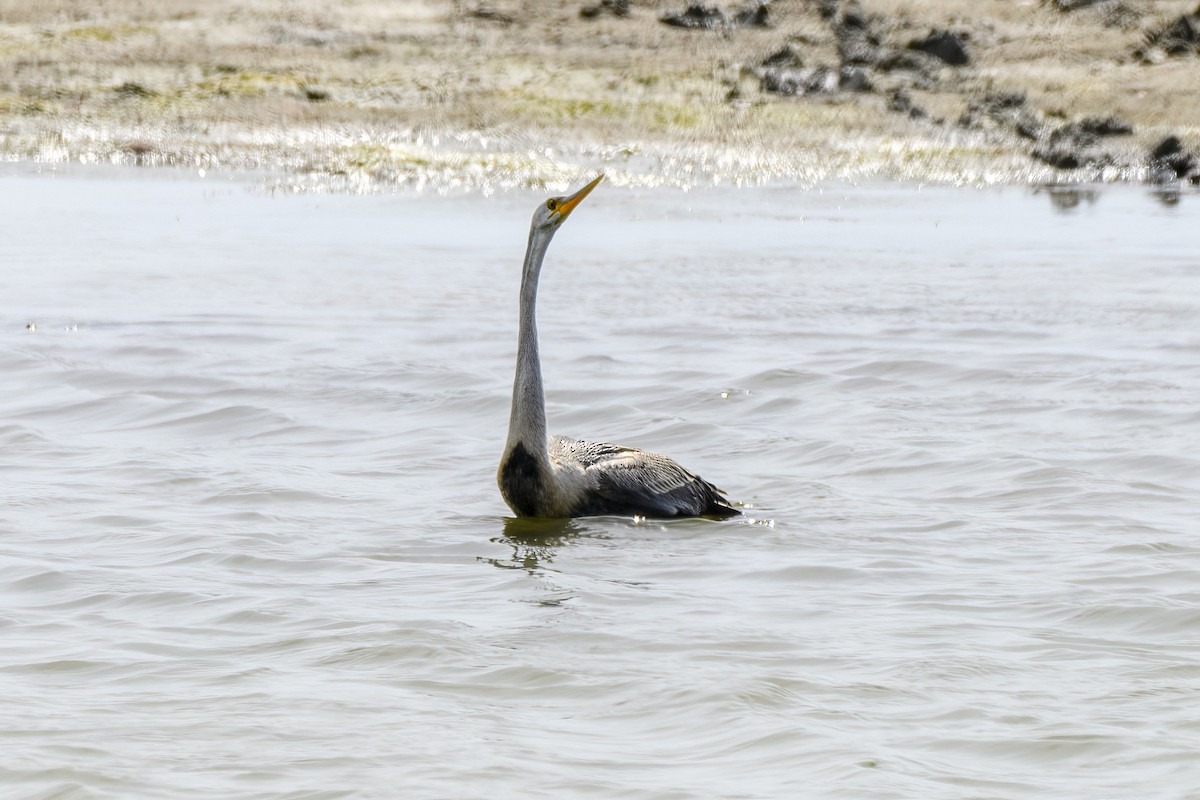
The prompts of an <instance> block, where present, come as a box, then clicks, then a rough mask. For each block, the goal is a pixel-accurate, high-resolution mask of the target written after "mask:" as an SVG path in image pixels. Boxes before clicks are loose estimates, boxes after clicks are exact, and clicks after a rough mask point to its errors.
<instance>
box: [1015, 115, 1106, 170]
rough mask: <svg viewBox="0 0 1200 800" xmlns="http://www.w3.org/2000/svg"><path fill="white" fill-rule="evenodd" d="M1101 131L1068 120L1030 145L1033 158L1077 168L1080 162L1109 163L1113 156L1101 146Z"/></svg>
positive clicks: (1051, 164) (1061, 167)
mask: <svg viewBox="0 0 1200 800" xmlns="http://www.w3.org/2000/svg"><path fill="white" fill-rule="evenodd" d="M1099 143H1100V135H1099V134H1097V133H1095V132H1094V131H1092V130H1090V129H1089V126H1088V125H1086V124H1084V123H1081V122H1067V123H1064V124H1062V125H1060V126H1058V127H1057V128H1055V129H1054V130H1053V131H1051V132H1050V134H1049V135H1048V136H1044V137H1042V139H1041V140H1039V142H1038V145H1037V146H1036V147H1034V148H1033V152H1032V155H1033V157H1034V158H1036V159H1038V160H1039V161H1042V162H1044V163H1046V164H1049V165H1050V166H1052V167H1055V168H1057V169H1077V168H1079V167H1082V166H1104V165H1105V164H1111V163H1112V162H1113V157H1112V155H1111V154H1109V153H1108V152H1106V151H1103V150H1100V149H1099V148H1098V147H1097V145H1099Z"/></svg>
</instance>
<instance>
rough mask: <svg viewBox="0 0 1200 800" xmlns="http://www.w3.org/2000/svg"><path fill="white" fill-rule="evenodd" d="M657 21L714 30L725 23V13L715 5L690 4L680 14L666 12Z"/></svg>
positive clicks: (674, 25) (676, 25) (671, 24)
mask: <svg viewBox="0 0 1200 800" xmlns="http://www.w3.org/2000/svg"><path fill="white" fill-rule="evenodd" d="M658 21H659V22H661V23H663V24H664V25H670V26H672V27H674V28H692V29H695V28H700V29H704V30H714V29H716V28H723V27H725V25H726V20H725V15H724V14H722V13H721V10H720V9H719V8H716V7H715V6H701V5H690V6H688V7H687V8H686V9H684V10H683V13H681V14H667V15H666V16H663V17H659V18H658Z"/></svg>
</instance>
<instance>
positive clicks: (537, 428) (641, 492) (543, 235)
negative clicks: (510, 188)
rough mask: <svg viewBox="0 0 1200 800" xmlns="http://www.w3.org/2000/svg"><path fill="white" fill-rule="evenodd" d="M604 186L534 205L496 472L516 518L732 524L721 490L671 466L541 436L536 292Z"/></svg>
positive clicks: (617, 449)
mask: <svg viewBox="0 0 1200 800" xmlns="http://www.w3.org/2000/svg"><path fill="white" fill-rule="evenodd" d="M603 178H604V175H603V174H601V175H599V176H598V177H597V178H596V179H595V180H593V181H592V182H591V183H589V184H587V185H586V186H584V187H583V188H582V189H580V190H579V191H577V192H575V193H574V194H572V195H569V196H567V197H551V198H550V199H548V200H546V201H545V202H543V203H541V204H540V205H538V207H537V209H536V210H535V211H534V213H533V221H532V223H531V224H530V227H529V245H528V247H527V248H526V250H525V263H524V267H523V269H522V272H521V294H520V305H519V309H520V310H519V328H518V337H517V368H516V376H515V377H514V379H513V393H512V411H511V414H510V416H509V420H508V439H507V441H506V442H505V445H504V452H503V454H502V456H501V458H500V467H499V469H498V470H497V472H496V482H497V483H498V484H499V486H500V494H501V496H502V497H503V498H504V501H505V503H507V504H508V507H509V508H511V509H512V510H513V512H514V513H515V514H516V515H517V516H518V517H557V518H563V517H591V516H629V515H632V516H635V517H654V518H666V517H721V518H725V517H733V516H737V515H738V514H740V513H741V512H740V511H739V510H738V509H736V508H735V507H734V506H733V505H731V504H730V502H729V501H728V500H727V499H726V497H725V493H724V491H722V490H721V489H718V488H717V487H716V486H714V485H712V484H711V483H709V482H708V481H706V480H704V479H703V478H701V477H699V476H698V475H696V474H694V473H692V472H689V471H688V470H686V469H684V468H683V467H682V466H680V465H679V464H678V463H677V462H675V461H674V460H672V459H670V458H668V457H667V456H664V455H660V454H658V453H651V452H647V451H645V450H637V449H635V448H632V447H623V446H621V445H615V444H607V443H603V442H589V441H583V440H579V439H571V438H568V437H565V436H548V435H547V433H546V398H545V391H544V389H543V385H542V365H541V359H540V357H539V355H538V335H537V319H536V317H537V314H536V306H537V290H538V278H539V277H540V275H541V271H542V262H543V260H544V259H545V257H546V250H547V248H548V247H549V246H550V240H551V239H553V238H554V234H555V232H556V231H557V230H558V229H559V227H560V226H561V225H562V224H563V222H565V221H566V219H567V217H568V216H570V214H571V212H572V211H574V210H575V208H576V207H577V206H578V205H579V203H580V202H581V201H582V200H583V198H585V197H587V196H588V194H589V193H590V192H591V191H592V190H593V189H595V188H596V185H597V184H599V183H600V181H601V180H602V179H603Z"/></svg>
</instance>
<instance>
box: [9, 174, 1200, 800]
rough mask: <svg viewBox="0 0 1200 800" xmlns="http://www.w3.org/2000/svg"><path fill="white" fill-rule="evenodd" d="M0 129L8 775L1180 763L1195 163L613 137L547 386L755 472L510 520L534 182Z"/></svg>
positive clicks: (1058, 783)
mask: <svg viewBox="0 0 1200 800" xmlns="http://www.w3.org/2000/svg"><path fill="white" fill-rule="evenodd" d="M3 169H4V170H5V172H4V174H3V177H2V183H0V185H2V186H3V188H4V191H3V192H2V193H0V195H2V196H0V220H2V222H0V226H2V229H3V237H2V239H0V256H2V266H0V269H2V274H3V276H4V278H3V295H2V296H3V299H4V302H3V304H2V305H0V375H2V376H3V382H4V384H3V386H4V388H3V391H0V447H2V451H0V453H2V457H0V499H2V505H0V697H3V705H2V706H0V796H3V797H5V798H93V797H99V798H172V797H188V798H192V797H196V798H200V797H203V798H341V797H354V798H376V797H377V798H509V797H512V798H597V799H599V798H616V797H620V798H635V799H642V798H645V799H646V800H649V799H650V798H653V799H654V800H675V799H682V798H1014V799H1015V798H1020V799H1022V800H1023V799H1025V798H1126V797H1128V798H1133V797H1136V798H1139V800H1143V799H1145V798H1187V797H1190V798H1195V797H1200V530H1198V527H1200V526H1198V524H1197V510H1198V508H1200V460H1198V457H1197V452H1198V450H1200V406H1198V403H1197V401H1198V400H1200V324H1198V322H1200V249H1198V247H1197V237H1196V231H1197V230H1200V226H1198V225H1197V223H1198V222H1200V213H1198V212H1200V204H1198V203H1196V202H1194V200H1195V198H1192V197H1185V198H1184V199H1183V202H1181V203H1179V204H1178V205H1176V206H1167V205H1164V204H1161V203H1159V202H1158V201H1156V200H1155V199H1154V198H1153V197H1151V196H1150V195H1148V194H1146V193H1145V192H1143V191H1142V190H1139V189H1134V188H1113V189H1104V190H1103V191H1101V192H1099V193H1098V194H1094V195H1093V194H1086V193H1085V194H1084V195H1081V196H1076V195H1069V194H1054V195H1050V194H1047V193H1046V192H1039V193H1034V192H1030V191H1028V190H1022V189H1011V190H1005V191H980V190H957V189H946V188H939V189H928V188H927V189H924V190H921V189H919V188H917V187H914V186H900V185H877V186H867V187H825V188H823V189H819V188H803V187H771V188H759V189H743V190H733V189H728V190H726V189H703V190H697V191H693V192H688V193H684V192H678V191H673V190H655V191H649V190H644V191H639V190H633V189H624V188H620V187H616V186H613V185H602V186H601V187H600V188H599V189H598V190H597V191H596V192H594V193H593V194H592V195H591V196H590V197H589V198H588V200H587V201H586V202H585V204H584V205H583V206H581V207H580V208H579V210H578V211H576V213H575V214H574V215H573V216H572V218H571V220H570V221H569V222H568V223H567V224H566V225H565V226H564V228H563V229H562V230H561V231H560V233H559V235H558V237H557V238H556V240H555V242H554V245H553V246H552V248H551V252H550V256H549V258H548V260H547V264H546V269H545V272H544V275H543V281H542V296H541V303H540V309H539V313H540V319H539V323H540V328H541V335H542V356H543V359H544V368H545V371H546V380H547V388H548V404H549V407H548V413H549V417H550V420H551V430H552V432H558V433H564V434H570V435H577V436H583V437H588V438H599V439H606V440H610V441H616V442H619V443H622V444H628V445H634V446H641V447H645V448H649V449H654V450H659V451H662V452H666V453H669V454H671V455H672V456H674V457H675V458H677V459H678V460H679V461H681V462H682V463H683V464H685V465H686V466H688V467H689V468H690V469H692V470H694V471H696V472H698V473H700V474H701V475H703V476H704V477H705V478H707V479H709V480H711V481H713V482H715V483H717V484H718V485H720V486H722V487H724V488H725V489H727V490H728V492H729V494H730V496H731V498H732V499H734V500H736V501H739V502H742V503H745V504H746V505H747V508H746V516H745V517H744V518H743V519H740V520H734V521H729V522H714V521H705V520H683V521H672V522H667V523H663V522H656V521H648V522H638V521H634V520H631V519H617V518H594V519H577V520H571V521H564V522H559V523H541V524H531V523H521V522H518V521H515V520H512V519H510V518H509V512H508V511H507V509H506V508H505V507H504V505H503V503H502V502H501V500H500V497H499V494H498V491H497V489H496V486H495V478H494V474H495V468H496V461H497V458H498V455H499V451H500V449H501V447H502V444H503V439H504V435H505V430H504V425H505V424H506V421H507V414H508V401H509V391H510V381H511V379H512V366H513V355H514V349H515V324H516V321H515V320H516V288H517V281H518V270H519V263H520V257H521V253H522V250H523V248H524V245H525V238H526V233H527V225H528V220H529V216H530V214H531V212H532V210H533V206H534V204H536V203H537V202H539V201H540V199H541V198H542V197H543V194H542V193H539V192H529V193H510V194H502V195H499V196H496V197H492V198H484V197H480V196H470V195H465V194H458V195H452V196H437V195H417V194H405V195H397V196H371V197H356V196H313V195H301V196H296V195H279V196H272V195H270V194H269V193H266V192H264V191H261V190H258V189H255V188H254V187H253V186H249V185H245V184H240V183H236V182H229V181H223V180H214V179H212V178H211V177H209V178H208V179H205V180H199V179H197V178H196V177H194V176H186V175H181V174H172V173H165V172H156V173H151V174H149V175H147V174H143V173H139V172H132V171H130V172H122V171H116V172H113V171H91V170H85V171H79V170H76V171H73V172H66V173H53V174H37V173H36V172H35V171H33V170H31V169H30V168H28V167H13V166H9V167H4V168H3ZM1074 200H1081V201H1080V202H1078V204H1077V205H1074V207H1071V206H1072V202H1073V201H1074ZM30 323H33V326H34V328H35V329H34V330H28V329H27V325H29V324H30Z"/></svg>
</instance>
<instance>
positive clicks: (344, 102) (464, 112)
mask: <svg viewBox="0 0 1200 800" xmlns="http://www.w3.org/2000/svg"><path fill="white" fill-rule="evenodd" d="M1057 5H1068V6H1069V5H1071V3H1057V4H1056V3H1040V2H1032V0H1031V1H1029V2H1014V1H1013V0H934V1H932V2H915V0H866V1H865V2H863V3H854V2H851V0H841V2H838V0H805V1H800V0H792V1H791V2H777V3H772V4H770V5H769V6H763V7H761V8H759V7H757V6H750V7H746V6H737V5H728V6H716V7H708V8H707V9H705V10H703V11H701V10H700V9H696V10H693V12H691V14H690V15H689V14H684V15H683V23H682V24H683V25H688V24H690V23H689V20H688V17H689V16H690V17H692V18H694V19H693V21H695V22H697V23H698V24H696V25H694V26H693V27H678V26H672V25H668V24H664V23H663V22H662V19H663V18H664V17H667V16H670V15H673V14H674V15H679V14H682V12H684V10H685V8H686V6H685V5H684V4H683V3H674V2H670V3H668V2H657V3H653V2H635V3H624V2H622V1H621V0H604V2H602V3H593V2H591V0H570V1H569V2H545V1H541V2H522V3H518V2H515V0H497V2H495V3H490V4H484V3H481V2H475V1H474V0H471V1H470V2H437V1H436V0H424V1H423V2H384V0H349V1H348V2H342V3H338V4H336V5H335V6H330V5H329V4H325V3H318V2H316V1H315V0H296V1H295V2H287V1H286V0H259V1H258V2H251V3H238V4H232V3H228V2H216V1H215V0H209V2H196V3H190V4H188V6H187V8H182V7H179V6H178V5H176V4H173V3H168V2H162V1H161V0H160V1H159V2H153V1H147V0H114V2H111V3H105V4H103V6H96V7H93V6H91V5H87V4H82V3H77V2H67V1H66V0H59V1H58V2H53V1H51V2H45V3H38V4H29V3H26V2H23V1H20V0H3V1H2V2H0V154H2V155H3V157H5V158H9V159H32V160H40V161H50V162H55V161H79V162H85V163H89V162H111V163H131V164H144V165H184V166H193V167H196V168H206V169H212V168H230V169H259V170H268V171H271V172H274V173H276V174H278V175H281V176H283V177H281V182H283V183H286V184H288V185H293V186H297V187H320V188H334V189H349V190H360V191H377V190H384V191H387V190H390V189H394V188H396V187H398V186H426V185H434V186H448V185H471V186H482V187H485V188H486V187H490V186H508V185H540V184H558V183H561V182H562V181H565V180H568V179H571V178H574V177H576V176H577V175H579V174H582V173H587V172H591V171H594V170H595V169H597V168H603V169H605V170H606V171H608V172H609V173H610V176H611V177H612V178H613V179H614V180H616V181H618V182H626V183H639V184H648V185H655V184H662V183H668V184H685V185H686V184H689V183H694V182H721V183H725V182H734V183H738V182H760V181H764V180H772V179H788V180H800V181H810V182H815V181H820V180H827V179H843V180H844V179H850V180H857V179H864V178H873V177H891V178H903V179H913V180H922V181H936V182H948V183H1036V182H1045V181H1067V182H1070V181H1095V180H1101V181H1105V180H1143V179H1146V178H1147V177H1148V176H1150V175H1151V173H1152V172H1154V170H1155V168H1156V167H1155V164H1154V163H1152V160H1151V159H1150V158H1149V156H1148V154H1149V153H1150V152H1151V150H1152V149H1153V148H1154V147H1155V146H1156V145H1157V144H1159V143H1161V142H1162V140H1163V139H1164V138H1166V137H1168V136H1172V135H1173V136H1177V137H1178V139H1179V145H1180V150H1179V151H1178V153H1177V154H1176V160H1175V161H1174V162H1171V163H1172V164H1174V165H1175V166H1181V167H1182V169H1178V170H1175V172H1176V173H1179V174H1182V176H1183V179H1184V182H1185V183H1186V181H1187V179H1188V176H1189V174H1190V173H1192V172H1193V171H1194V162H1189V161H1186V159H1187V158H1188V156H1189V155H1190V154H1191V153H1193V152H1196V151H1198V150H1200V103H1197V102H1196V100H1195V89H1194V86H1195V79H1196V75H1197V74H1198V72H1200V56H1197V53H1196V52H1195V51H1188V50H1187V48H1186V47H1184V48H1183V49H1182V52H1173V51H1172V48H1171V47H1170V46H1168V45H1169V44H1170V42H1167V43H1165V44H1164V43H1163V41H1156V40H1155V32H1160V31H1163V30H1165V29H1166V28H1168V27H1169V25H1170V24H1171V22H1172V20H1176V19H1178V18H1180V17H1181V16H1182V15H1185V14H1190V13H1192V12H1195V11H1200V9H1195V8H1194V6H1195V3H1194V2H1185V1H1183V0H1181V1H1180V2H1175V1H1174V0H1158V2H1149V1H1148V0H1143V1H1141V2H1138V1H1137V0H1105V1H1104V2H1099V3H1090V4H1088V3H1076V5H1081V6H1086V7H1082V8H1078V9H1076V10H1072V11H1069V12H1064V11H1061V10H1059V9H1058V7H1057ZM581 11H583V12H585V14H591V16H585V14H581ZM739 12H741V14H740V17H739ZM750 12H752V13H750ZM931 34H933V35H934V36H933V42H932V45H930V46H928V47H926V50H930V51H931V52H925V51H923V50H918V49H914V45H915V44H916V45H919V44H920V43H922V42H924V41H926V40H928V39H930V37H931ZM938 37H941V38H940V39H939V38H938ZM947 41H950V45H952V46H951V47H950V49H949V50H946V48H945V47H944V46H943V45H945V43H946V42H947ZM955 41H956V42H957V45H956V46H958V47H959V48H960V49H961V50H962V54H963V57H959V56H958V55H957V54H956V52H955V51H954V45H955ZM939 48H940V49H939ZM1175 49H1179V48H1175ZM964 57H965V63H961V62H963V61H964ZM1106 125H1108V126H1109V127H1105V126H1106ZM1088 126H1091V127H1088ZM1160 162H1161V163H1159V164H1158V165H1157V168H1158V172H1159V173H1160V177H1161V173H1162V172H1163V164H1164V163H1167V162H1163V161H1161V159H1160ZM1168 166H1169V165H1168ZM1171 177H1172V178H1173V177H1174V176H1171Z"/></svg>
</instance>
